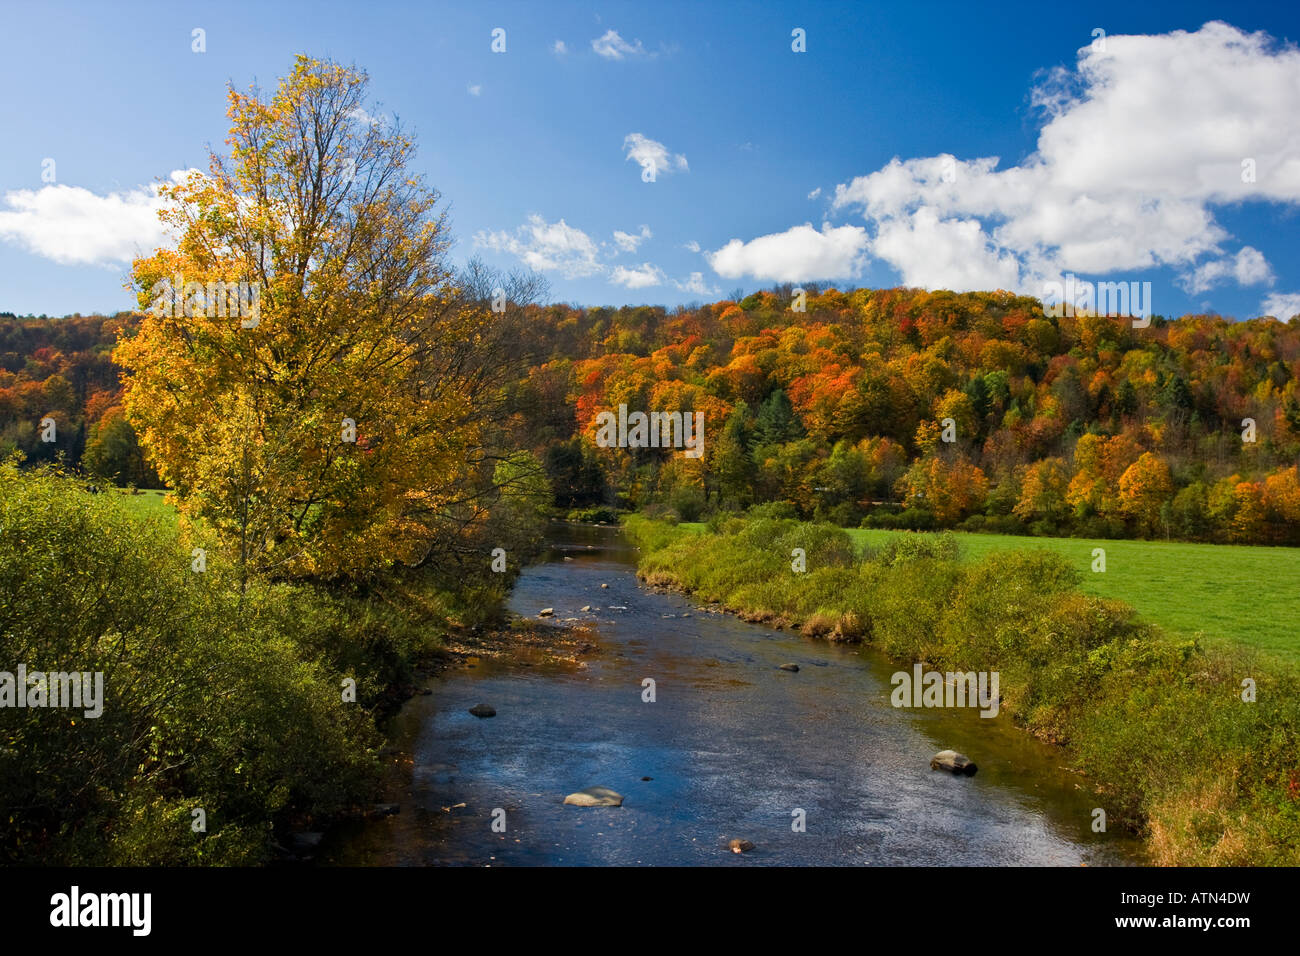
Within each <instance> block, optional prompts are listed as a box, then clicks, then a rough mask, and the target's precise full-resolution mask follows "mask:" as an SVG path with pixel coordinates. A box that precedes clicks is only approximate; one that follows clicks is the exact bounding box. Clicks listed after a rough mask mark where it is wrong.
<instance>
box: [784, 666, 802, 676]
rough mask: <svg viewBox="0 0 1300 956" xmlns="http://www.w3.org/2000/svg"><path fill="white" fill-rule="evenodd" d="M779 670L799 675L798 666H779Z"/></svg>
mask: <svg viewBox="0 0 1300 956" xmlns="http://www.w3.org/2000/svg"><path fill="white" fill-rule="evenodd" d="M781 670H783V671H790V672H791V673H793V674H797V673H799V665H798V664H782V665H781Z"/></svg>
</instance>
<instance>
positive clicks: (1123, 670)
mask: <svg viewBox="0 0 1300 956" xmlns="http://www.w3.org/2000/svg"><path fill="white" fill-rule="evenodd" d="M779 514H780V509H778V508H770V507H769V508H766V509H764V508H759V509H756V511H755V512H754V513H752V514H751V516H749V517H727V518H723V519H721V520H719V521H717V522H715V523H714V525H713V527H712V528H709V529H706V530H704V531H702V532H701V531H695V530H691V529H684V528H681V527H675V526H673V525H671V524H669V523H665V522H657V521H653V520H649V519H647V518H645V517H643V516H632V517H630V518H628V519H627V521H626V527H627V529H628V532H629V533H630V534H631V535H632V536H633V537H634V539H635V540H636V541H637V543H638V545H639V546H640V547H641V549H642V551H643V555H642V557H641V562H640V570H639V573H640V575H641V577H642V578H643V579H644V580H645V581H646V582H647V583H649V584H651V585H658V586H669V587H674V588H681V589H683V590H685V591H688V592H690V593H691V594H692V595H693V597H694V598H695V599H696V600H699V601H703V602H717V603H719V604H721V605H723V606H724V607H726V608H727V609H729V610H732V611H735V612H737V613H738V614H740V615H741V616H743V617H745V618H747V619H749V620H754V621H761V622H771V623H782V624H786V625H789V626H797V627H799V628H800V629H801V630H802V632H803V633H805V634H808V635H810V636H819V637H826V638H829V639H831V640H843V641H853V642H859V641H860V642H864V643H867V644H870V645H871V646H873V647H875V648H877V649H879V650H880V651H882V652H883V653H885V654H886V655H888V656H889V657H890V658H892V659H893V660H895V661H898V662H900V663H907V664H909V665H910V664H911V663H913V662H922V663H924V664H925V665H926V666H927V667H929V668H933V669H936V670H954V671H955V670H961V671H972V670H973V671H981V670H982V671H998V672H999V673H1000V675H1001V691H1002V695H1003V704H1002V707H1003V710H1004V712H1005V713H1007V714H1009V715H1012V717H1013V719H1014V720H1015V721H1016V722H1017V724H1019V725H1020V726H1023V727H1024V728H1025V729H1026V730H1028V731H1029V732H1031V733H1033V734H1035V735H1036V736H1038V737H1040V738H1042V739H1044V740H1047V741H1050V742H1052V743H1054V744H1057V745H1060V746H1062V747H1063V748H1065V750H1066V751H1067V753H1068V754H1069V759H1070V761H1071V762H1072V763H1073V764H1074V765H1075V767H1076V768H1077V769H1079V770H1081V771H1083V772H1084V773H1086V774H1087V775H1088V776H1089V778H1090V779H1091V781H1092V782H1093V783H1094V784H1095V786H1096V787H1097V789H1098V805H1099V806H1101V807H1102V808H1103V809H1105V810H1106V811H1107V815H1108V818H1109V820H1110V821H1111V825H1112V826H1115V825H1122V826H1127V827H1130V828H1132V829H1134V830H1136V831H1137V832H1139V833H1141V834H1142V835H1143V836H1144V837H1145V839H1146V843H1147V846H1148V848H1149V850H1150V852H1151V856H1152V859H1153V861H1154V862H1156V863H1159V864H1163V865H1247V864H1251V865H1296V864H1297V863H1300V771H1297V769H1296V768H1297V762H1296V754H1297V746H1298V745H1300V674H1297V671H1296V669H1295V668H1294V667H1292V666H1289V665H1285V664H1282V663H1279V662H1277V661H1276V660H1262V659H1261V658H1260V656H1259V655H1258V654H1257V652H1255V651H1253V650H1252V649H1250V648H1248V647H1243V646H1221V645H1203V644H1200V643H1198V642H1196V641H1194V640H1184V639H1176V638H1171V637H1169V636H1167V635H1165V634H1164V633H1162V632H1161V631H1160V630H1159V629H1158V628H1156V627H1154V626H1153V625H1151V624H1148V623H1146V622H1144V621H1143V620H1141V619H1140V618H1139V617H1138V616H1137V615H1136V613H1135V612H1134V611H1133V610H1132V608H1130V607H1129V606H1127V605H1125V604H1123V603H1121V602H1118V601H1111V600H1106V599H1103V598H1098V597H1095V596H1091V595H1086V594H1083V593H1081V592H1080V591H1079V590H1078V583H1079V573H1078V572H1077V571H1076V570H1074V569H1073V568H1071V567H1070V565H1069V563H1068V562H1066V561H1065V560H1064V559H1063V558H1062V557H1061V556H1060V555H1059V554H1055V553H1052V552H1049V551H1044V550H1037V551H1034V550H1028V551H1015V552H991V553H989V554H986V555H984V556H983V557H982V558H980V559H978V560H975V561H969V562H965V561H962V560H961V556H960V554H959V552H958V546H957V542H956V539H955V538H954V536H951V535H947V536H936V535H904V536H899V537H897V538H894V539H891V540H888V541H886V542H884V543H883V544H882V545H880V546H879V547H875V548H870V549H868V550H867V552H866V553H865V554H862V555H860V554H859V551H858V549H857V548H856V547H855V546H854V544H853V542H852V541H851V540H850V538H849V536H848V535H847V534H846V533H845V532H844V531H843V530H841V529H839V528H836V527H834V526H833V525H829V524H814V523H804V522H799V521H796V520H792V519H790V518H788V517H777V516H773V515H779ZM797 548H798V549H803V552H804V554H805V556H806V557H805V560H806V568H807V570H806V572H804V573H796V572H795V571H794V570H792V552H793V551H794V549H797ZM1247 679H1249V680H1250V681H1252V682H1253V686H1254V700H1253V701H1252V702H1247V701H1245V700H1243V697H1242V695H1243V692H1244V687H1245V686H1248V685H1243V681H1246V680H1247Z"/></svg>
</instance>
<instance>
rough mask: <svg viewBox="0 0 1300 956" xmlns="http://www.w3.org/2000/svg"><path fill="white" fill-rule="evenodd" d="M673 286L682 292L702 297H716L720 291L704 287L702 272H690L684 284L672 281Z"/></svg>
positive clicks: (707, 286)
mask: <svg viewBox="0 0 1300 956" xmlns="http://www.w3.org/2000/svg"><path fill="white" fill-rule="evenodd" d="M673 285H675V286H677V288H678V289H680V290H681V291H682V292H693V293H695V294H696V295H702V296H710V295H718V294H720V293H721V291H722V290H721V289H715V288H713V287H711V286H709V285H706V284H705V282H704V273H703V272H692V273H691V274H690V277H689V278H688V279H687V280H686V281H685V282H678V281H677V280H676V279H674V280H673Z"/></svg>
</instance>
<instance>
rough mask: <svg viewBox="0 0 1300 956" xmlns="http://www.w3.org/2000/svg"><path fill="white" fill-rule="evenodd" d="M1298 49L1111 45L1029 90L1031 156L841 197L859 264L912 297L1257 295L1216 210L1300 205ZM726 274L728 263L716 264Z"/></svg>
mask: <svg viewBox="0 0 1300 956" xmlns="http://www.w3.org/2000/svg"><path fill="white" fill-rule="evenodd" d="M1298 100H1300V50H1297V49H1296V48H1295V47H1293V46H1281V45H1279V44H1277V43H1276V42H1275V41H1274V40H1272V39H1271V38H1269V37H1268V36H1266V35H1264V34H1260V33H1253V34H1252V33H1245V32H1243V31H1241V30H1238V29H1237V28H1235V27H1232V26H1229V25H1227V24H1224V23H1208V24H1206V25H1205V26H1203V27H1202V28H1201V29H1199V30H1197V31H1194V32H1186V31H1177V32H1174V33H1169V34H1162V35H1157V36H1108V37H1106V38H1105V44H1104V48H1102V46H1101V45H1100V44H1099V45H1097V47H1095V48H1094V47H1093V46H1088V47H1085V48H1083V49H1081V50H1080V51H1079V58H1078V64H1077V68H1076V69H1075V70H1065V69H1063V68H1062V69H1058V70H1057V71H1055V72H1054V73H1053V74H1051V75H1050V76H1049V77H1048V78H1047V80H1046V81H1045V82H1044V83H1043V84H1042V85H1040V86H1039V87H1038V88H1037V89H1035V90H1034V91H1033V101H1034V103H1035V104H1036V105H1037V106H1038V107H1039V108H1041V109H1042V110H1043V111H1044V120H1045V122H1044V125H1043V126H1042V129H1041V131H1040V133H1039V137H1038V143H1037V149H1036V150H1035V151H1034V152H1033V153H1032V154H1031V155H1030V156H1028V157H1027V158H1026V159H1025V160H1024V161H1023V162H1021V163H1020V164H1018V165H1015V166H1010V167H1007V168H1004V169H999V168H998V167H999V160H998V158H997V157H982V158H975V159H966V160H963V159H958V158H957V157H955V156H951V155H939V156H932V157H924V158H915V159H908V160H899V159H895V160H894V161H892V162H891V163H889V164H888V165H887V166H885V167H883V168H882V169H879V170H877V171H875V172H873V173H870V174H868V175H865V176H860V177H858V178H856V179H853V180H852V181H850V182H848V183H843V184H841V185H839V186H837V187H836V190H835V196H834V201H833V209H834V210H835V211H836V212H838V213H842V214H854V213H857V214H860V215H861V216H862V217H863V218H864V219H865V220H866V221H867V224H868V226H869V227H870V228H871V238H870V241H869V242H868V243H867V250H868V251H869V252H870V253H871V254H872V255H873V256H875V257H876V258H878V259H881V260H883V261H885V262H887V263H888V264H889V265H891V266H892V267H893V268H894V269H896V270H897V271H898V272H899V273H900V275H901V278H902V281H903V282H904V283H905V284H907V285H917V286H925V287H930V288H934V287H945V288H953V289H957V290H962V289H975V288H985V289H986V288H997V287H1000V288H1005V289H1014V290H1018V291H1022V292H1027V293H1029V294H1031V295H1039V294H1041V292H1042V290H1043V284H1044V282H1046V281H1051V280H1055V279H1058V278H1059V277H1060V276H1062V275H1063V274H1066V273H1070V272H1072V273H1075V274H1078V275H1080V276H1086V275H1089V274H1091V275H1095V276H1103V275H1108V274H1115V273H1123V274H1124V275H1122V276H1121V277H1122V278H1130V279H1139V278H1142V276H1141V273H1142V271H1143V270H1150V269H1156V268H1162V267H1171V268H1173V269H1175V270H1176V271H1177V273H1178V274H1179V276H1180V281H1181V282H1182V284H1183V285H1184V286H1185V287H1186V288H1188V289H1189V290H1192V291H1201V290H1204V289H1206V288H1209V287H1210V286H1212V285H1214V284H1216V283H1220V282H1228V281H1233V282H1237V283H1239V284H1243V285H1250V284H1256V283H1268V282H1271V281H1272V278H1273V272H1272V269H1271V268H1270V266H1269V264H1268V262H1267V260H1266V259H1265V258H1264V256H1263V255H1262V254H1261V253H1260V252H1259V251H1258V250H1256V249H1254V248H1252V247H1250V246H1245V247H1243V248H1241V249H1239V250H1238V251H1236V252H1235V253H1231V252H1229V251H1228V250H1226V249H1225V248H1224V246H1225V243H1227V242H1228V241H1229V240H1230V239H1231V238H1232V237H1231V236H1230V235H1229V234H1228V233H1227V231H1226V230H1225V229H1224V228H1223V227H1222V226H1221V225H1220V224H1219V223H1218V222H1217V221H1216V220H1215V216H1214V207H1216V206H1218V205H1223V204H1229V203H1238V202H1242V201H1245V202H1268V203H1282V204H1295V203H1298V202H1300V110H1297V109H1296V107H1295V104H1296V102H1297V101H1298ZM723 261H724V262H729V261H730V260H729V259H726V258H724V260H723Z"/></svg>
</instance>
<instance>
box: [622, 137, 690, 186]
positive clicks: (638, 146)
mask: <svg viewBox="0 0 1300 956" xmlns="http://www.w3.org/2000/svg"><path fill="white" fill-rule="evenodd" d="M623 148H624V149H625V150H627V158H628V159H630V160H632V161H633V162H635V163H636V164H637V165H639V166H640V167H641V171H642V174H643V175H644V173H645V171H646V170H649V171H650V175H651V177H655V176H658V175H659V174H660V173H671V172H674V171H676V170H679V169H684V170H688V171H689V169H690V167H688V166H687V165H686V157H685V156H683V155H681V154H680V153H678V154H677V155H673V154H672V153H670V152H668V148H667V147H666V146H664V144H663V143H660V142H657V141H656V140H653V139H650V138H649V137H646V136H642V135H641V134H640V133H628V134H627V136H625V137H624V138H623Z"/></svg>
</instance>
